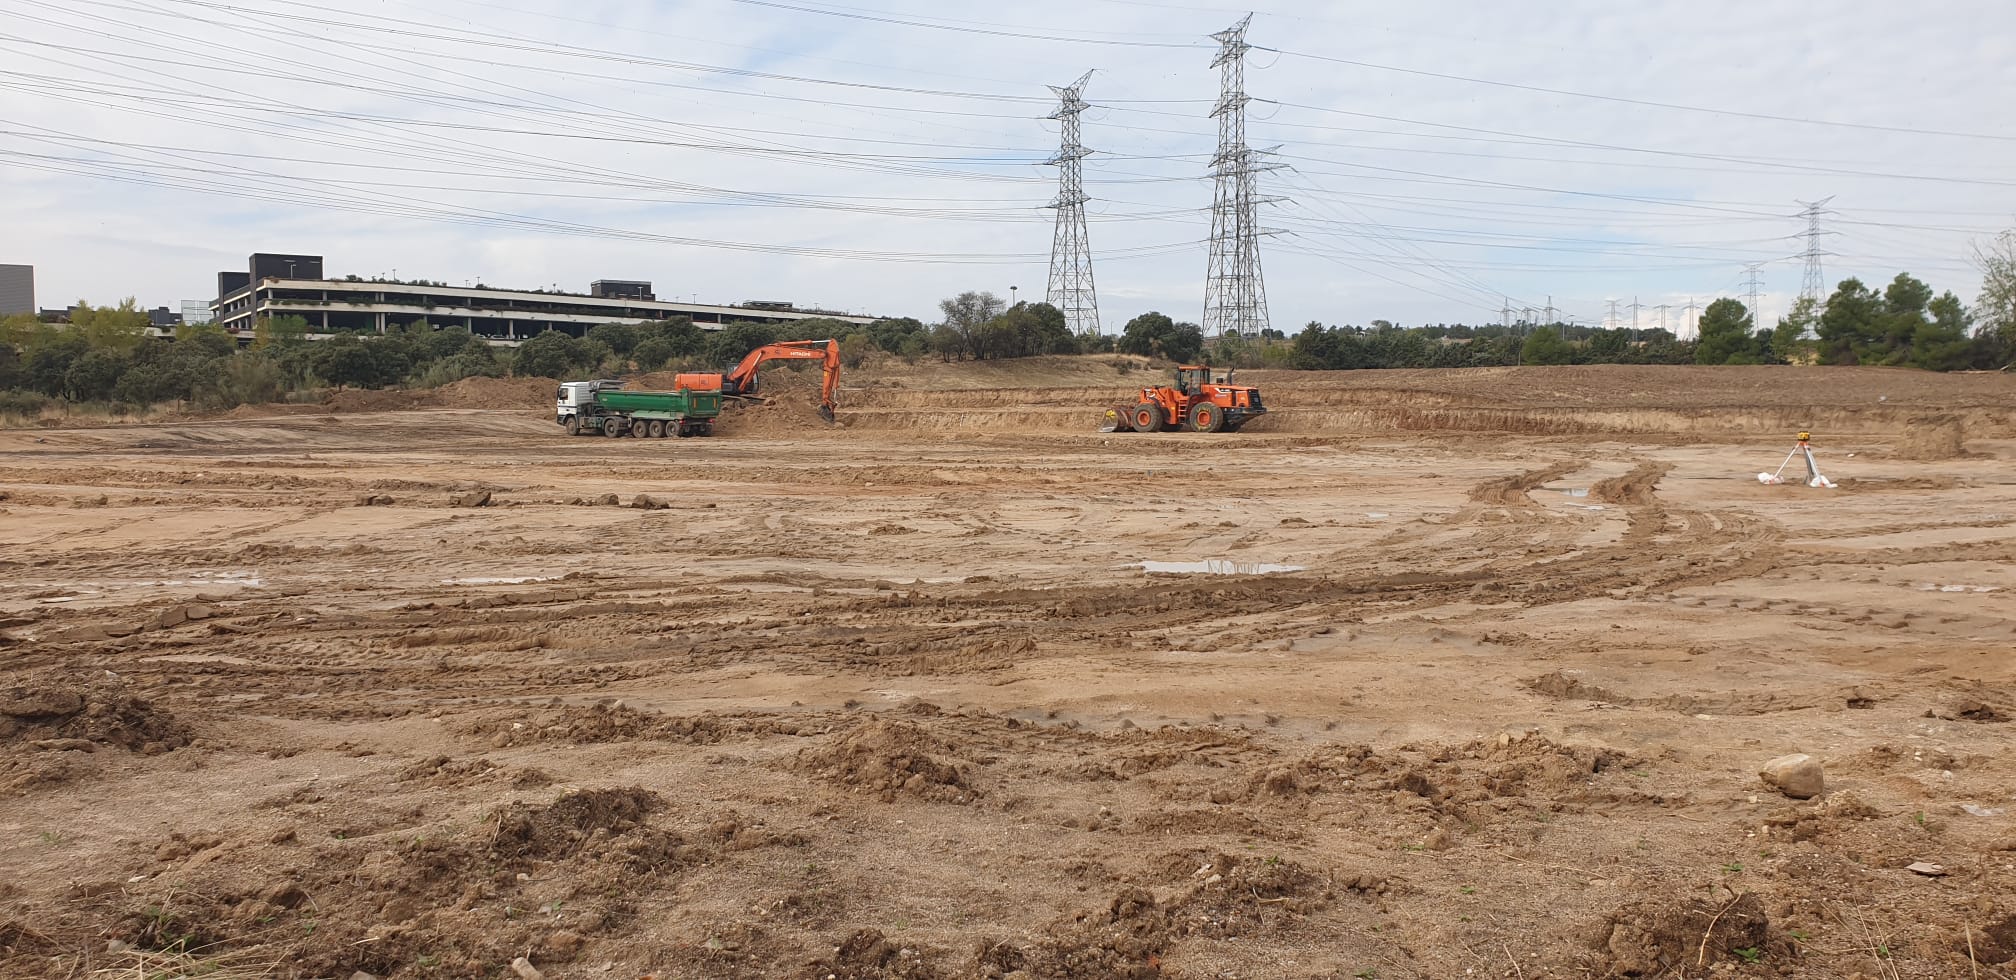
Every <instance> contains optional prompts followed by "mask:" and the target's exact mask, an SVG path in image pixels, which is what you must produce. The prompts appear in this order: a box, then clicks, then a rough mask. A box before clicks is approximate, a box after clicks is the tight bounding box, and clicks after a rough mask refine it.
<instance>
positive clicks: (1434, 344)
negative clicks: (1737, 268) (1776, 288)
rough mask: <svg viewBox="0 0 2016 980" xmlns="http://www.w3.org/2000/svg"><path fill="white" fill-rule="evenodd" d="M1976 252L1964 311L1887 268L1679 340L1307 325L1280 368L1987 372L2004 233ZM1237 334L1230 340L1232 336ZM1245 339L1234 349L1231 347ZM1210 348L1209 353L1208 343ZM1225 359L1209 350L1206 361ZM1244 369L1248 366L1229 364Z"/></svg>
mask: <svg viewBox="0 0 2016 980" xmlns="http://www.w3.org/2000/svg"><path fill="white" fill-rule="evenodd" d="M1998 242H1999V247H2000V248H2001V249H2002V250H2003V251H2001V252H2000V253H1998V254H1995V255H1990V254H1987V253H1985V252H1984V254H1983V256H1982V259H1983V262H1982V264H1983V267H1984V270H1985V271H1987V272H1988V277H1987V282H1986V284H1985V285H1984V287H1983V291H1982V298H1981V300H1980V302H1979V304H1978V305H1977V307H1976V308H1975V309H1972V310H1970V309H1969V308H1968V307H1967V306H1966V305H1965V304H1964V303H1962V302H1961V300H1960V298H1959V297H1958V296H1955V295H1954V294H1953V293H1952V292H1951V291H1948V292H1944V293H1941V294H1939V295H1938V296H1934V295H1933V292H1932V288H1931V287H1930V286H1927V285H1926V284H1925V283H1924V282H1922V281H1921V280H1919V279H1917V278H1916V277H1914V276H1912V275H1910V274H1909V273H1899V274H1898V275H1897V277H1896V278H1895V279H1893V280H1891V281H1890V283H1889V285H1887V286H1885V287H1883V288H1882V289H1881V290H1880V291H1879V290H1875V289H1871V288H1870V287H1868V286H1866V285H1864V284H1863V283H1862V281H1861V280H1859V279H1852V278H1851V279H1845V280H1842V282H1841V283H1840V285H1839V286H1838V287H1837V288H1836V289H1835V290H1834V293H1833V294H1832V295H1831V296H1829V297H1828V298H1827V299H1826V301H1825V302H1824V303H1816V302H1814V301H1812V300H1810V299H1801V300H1800V301H1799V302H1798V303H1795V304H1794V305H1793V308H1792V309H1791V311H1789V312H1788V313H1787V314H1786V315H1785V316H1783V317H1781V318H1779V320H1778V323H1777V324H1776V325H1775V326H1772V327H1770V328H1768V329H1766V328H1760V327H1759V326H1758V325H1757V324H1756V323H1755V322H1754V321H1753V318H1752V316H1751V311H1750V310H1749V309H1748V308H1747V307H1746V306H1744V304H1743V303H1742V302H1740V301H1738V300H1734V299H1718V300H1716V301H1714V302H1713V303H1710V304H1708V307H1707V308H1706V309H1705V310H1703V311H1702V314H1701V319H1700V320H1699V321H1698V323H1697V324H1696V327H1697V336H1696V337H1695V338H1693V339H1689V340H1682V339H1680V338H1679V337H1677V336H1675V335H1674V334H1673V333H1672V332H1671V331H1668V330H1663V329H1657V328H1655V329H1650V330H1629V329H1610V328H1602V327H1577V326H1573V325H1567V324H1549V325H1546V326H1541V327H1532V328H1527V327H1504V326H1500V325H1497V324H1488V325H1483V326H1471V325H1465V324H1455V325H1450V324H1437V325H1434V326H1425V327H1415V328H1403V327H1396V326H1394V325H1392V324H1390V323H1387V322H1385V321H1378V320H1375V321H1373V325H1372V326H1371V327H1356V326H1342V327H1328V326H1324V325H1323V324H1321V323H1311V324H1309V325H1308V326H1307V327H1305V328H1304V329H1303V330H1302V332H1301V333H1298V334H1296V335H1295V338H1294V341H1293V343H1292V344H1290V345H1289V349H1288V351H1287V353H1286V357H1285V360H1286V366H1288V367H1293V368H1301V369H1305V370H1349V369H1355V368H1455V367H1499V366H1512V365H1522V364H1537V365H1547V364H1826V365H1853V364H1868V365H1882V366H1891V367H1917V368H1923V369H1925V370H1928V371H1959V370H1994V369H1998V368H2002V367H2005V366H2008V365H2009V364H2010V363H2011V362H2012V361H2016V240H2012V238H2011V236H2007V235H2005V236H2004V237H2003V238H2002V239H2000V240H1998ZM1236 340H1237V339H1236V338H1235V341H1236ZM1250 346H1251V345H1250V344H1247V345H1242V346H1238V347H1235V348H1234V353H1233V354H1232V357H1233V358H1237V357H1240V356H1243V353H1244V351H1246V350H1249V349H1250ZM1214 353H1215V352H1214ZM1220 362H1223V363H1233V361H1232V360H1231V359H1228V358H1222V357H1221V358H1219V359H1218V360H1214V362H1213V363H1220ZM1234 366H1239V367H1246V366H1253V365H1249V364H1243V363H1241V364H1234Z"/></svg>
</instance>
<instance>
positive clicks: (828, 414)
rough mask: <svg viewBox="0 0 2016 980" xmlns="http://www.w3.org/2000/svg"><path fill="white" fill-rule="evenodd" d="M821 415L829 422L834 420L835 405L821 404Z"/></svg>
mask: <svg viewBox="0 0 2016 980" xmlns="http://www.w3.org/2000/svg"><path fill="white" fill-rule="evenodd" d="M819 417H820V418H822V419H825V420H826V421H828V422H831V421H833V406H831V405H821V406H819Z"/></svg>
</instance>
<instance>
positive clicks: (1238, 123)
mask: <svg viewBox="0 0 2016 980" xmlns="http://www.w3.org/2000/svg"><path fill="white" fill-rule="evenodd" d="M1252 20H1253V15H1252V14H1247V15H1246V16H1245V17H1243V18H1240V20H1239V23H1237V24H1234V25H1232V26H1231V27H1229V28H1226V29H1225V30H1222V31H1219V32H1218V33H1216V34H1213V35H1211V39H1212V40H1214V41H1217V42H1218V56H1217V57H1216V58H1214V59H1212V61H1211V67H1213V68H1217V69H1219V71H1220V82H1219V89H1218V104H1217V105H1215V106H1213V107H1212V109H1211V116H1212V118H1214V119H1216V120H1218V152H1217V153H1216V154H1214V155H1213V156H1212V157H1211V176H1212V177H1213V178H1215V181H1214V182H1215V185H1216V187H1215V189H1214V191H1213V194H1212V200H1211V266H1210V269H1209V271H1208V272H1207V273H1206V274H1205V278H1204V332H1205V334H1206V335H1208V336H1213V337H1217V336H1223V335H1224V334H1226V333H1232V332H1237V333H1239V334H1241V335H1244V336H1257V335H1258V334H1259V333H1260V331H1262V330H1265V329H1267V285H1266V282H1265V281H1264V280H1263V279H1262V278H1261V275H1260V236H1261V234H1262V231H1261V229H1260V223H1259V215H1258V209H1259V206H1260V205H1262V204H1271V203H1274V202H1276V201H1280V200H1283V198H1278V197H1262V196H1260V193H1259V190H1258V176H1259V174H1260V173H1261V172H1263V171H1267V170H1274V169H1276V168H1278V167H1279V166H1280V164H1278V163H1267V162H1264V161H1265V158H1266V157H1267V156H1269V155H1270V154H1271V153H1272V151H1271V150H1254V149H1253V148H1251V147H1249V146H1247V145H1246V103H1247V102H1248V101H1249V100H1248V99H1247V97H1246V52H1247V51H1248V50H1250V49H1251V47H1252V46H1251V45H1249V44H1247V43H1246V25H1247V24H1249V23H1251V22H1252Z"/></svg>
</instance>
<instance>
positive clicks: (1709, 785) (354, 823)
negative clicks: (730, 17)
mask: <svg viewBox="0 0 2016 980" xmlns="http://www.w3.org/2000/svg"><path fill="white" fill-rule="evenodd" d="M1163 380H1166V379H1165V378H1164V375H1163V372H1161V371H1157V370H1152V369H1150V368H1148V367H1146V366H1144V363H1143V362H1141V361H1139V360H1138V359H1127V358H1116V357H1087V358H1070V359H1039V360H1033V361H1029V362H1020V363H1007V362H1003V363H1000V364H982V365H963V366H961V365H954V366H945V365H919V366H916V367H904V366H901V365H896V366H891V367H884V368H879V369H877V368H870V369H868V370H865V371H856V372H850V373H849V375H848V376H847V378H846V383H845V387H844V388H843V391H842V396H841V400H840V411H839V417H840V423H839V424H837V425H832V426H829V425H827V424H826V423H824V422H822V421H820V420H819V419H818V417H817V414H816V403H815V399H814V398H813V397H812V393H811V388H812V387H813V384H812V382H811V381H810V380H809V377H798V376H795V375H793V374H792V372H791V371H790V370H789V369H780V370H778V371H775V372H773V373H772V374H771V375H770V376H768V377H767V378H766V381H765V384H766V385H767V386H769V387H768V388H767V390H769V391H771V392H773V393H781V395H782V397H781V398H778V399H777V400H776V401H775V402H773V403H772V404H769V405H763V406H752V407H743V408H740V409H735V408H730V409H727V410H724V414H723V415H722V417H721V419H720V423H719V428H718V432H717V434H716V435H715V436H714V437H713V438H711V439H697V438H696V439H658V440H647V439H602V438H569V437H567V436H566V435H565V434H564V433H563V432H562V431H561V430H560V428H559V427H558V426H556V425H555V424H554V422H553V415H552V406H553V385H552V383H551V382H545V381H536V380H535V381H524V382H520V381H489V380H482V379H476V380H472V381H467V382H461V383H458V384H457V385H454V386H450V387H449V388H446V389H440V390H437V391H434V392H424V393H369V392H365V393H344V394H341V395H338V396H336V397H334V398H332V399H331V400H330V401H328V402H326V403H324V404H319V405H305V406H290V407H276V408H271V409H241V410H239V411H238V412H235V413H233V414H232V415H230V416H226V417H221V418H220V417H210V418H194V417H192V418H187V419H163V420H156V421H152V422H147V423H144V424H142V423H135V424H117V425H100V426H96V427H70V426H53V427H43V428H34V429H17V430H10V431H5V432H0V869H4V872H0V976H6V977H64V978H79V977H89V976H107V977H110V976H127V977H170V976H174V977H180V976H198V975H202V976H211V977H226V978H229V977H253V976H275V977H335V978H338V980H348V978H351V977H352V976H353V974H356V973H359V972H361V973H363V974H366V975H369V976H371V977H377V978H394V977H396V978H407V977H416V978H417V977H486V978H502V980H509V978H515V977H521V976H543V977H545V978H548V980H571V978H618V980H632V978H641V977H647V976H648V977H655V978H660V980H669V978H686V977H731V978H740V977H749V978H757V977H786V978H828V980H844V978H881V977H903V978H938V977H946V978H950V977H989V978H1000V977H1017V978H1066V977H1069V978H1099V977H1124V978H1150V977H1184V978H1207V977H1242V978H1266V977H1298V978H1299V977H1310V978H1316V977H1321V978H1346V977H1350V978H1375V977H1376V978H1382V980H1397V978H1463V977H1513V978H1518V980H1538V978H1543V977H1545V978H1566V977H1673V978H1678V977H1708V976H1716V977H1723V976H1727V977H1786V976H1789V977H1826V978H1847V977H1862V978H1868V980H1875V978H1898V980H1902V978H1954V977H1967V978H1973V977H1981V978H2003V980H2007V978H2010V977H2012V976H2016V822H2012V815H2016V755H2012V733H2016V721H2012V719H2016V694H2012V690H2016V657H2012V653H2011V651H2012V650H2016V378H2011V377H2009V376H2006V375H1949V376H1940V375H1931V374H1924V373H1917V372H1905V371H1892V370H1876V369H1847V368H1842V369H1817V368H1814V369H1798V368H1649V367H1645V368H1637V367H1601V368H1596V367H1591V368H1537V369H1535V368H1529V369H1490V370H1472V371H1447V372H1434V371H1389V372H1369V371H1368V372H1351V373H1335V374H1324V373H1302V372H1286V371H1283V372H1264V371H1252V372H1240V373H1239V375H1238V378H1237V381H1238V383H1240V384H1251V385H1257V386H1259V387H1260V388H1261V390H1262V391H1263V392H1264V393H1265V397H1266V403H1267V405H1268V407H1269V408H1270V409H1271V412H1270V414H1269V415H1268V416H1266V417H1264V418H1261V419H1259V420H1256V421H1254V422H1252V423H1251V424H1249V425H1247V426H1246V428H1245V429H1244V430H1243V431H1241V432H1239V433H1237V434H1215V435H1212V434H1199V433H1162V434H1154V435H1146V434H1119V433H1114V434H1100V433H1098V432H1097V431H1095V430H1096V428H1097V426H1098V425H1099V418H1100V416H1101V414H1102V413H1103V412H1104V411H1105V409H1106V408H1108V407H1109V406H1111V405H1114V404H1127V403H1131V402H1132V401H1135V400H1137V398H1136V397H1135V396H1137V395H1138V391H1139V388H1140V387H1141V386H1142V385H1144V384H1154V383H1158V382H1160V381H1163ZM1800 430H1810V431H1811V432H1812V433H1813V448H1814V451H1815V457H1816V459H1817V461H1818V462H1819V464H1820V466H1821V467H1822V468H1823V469H1824V470H1825V475H1826V476H1827V477H1828V478H1830V479H1831V480H1832V481H1833V482H1834V483H1836V484H1837V485H1838V486H1837V487H1836V488H1835V489H1831V490H1827V489H1810V488H1808V487H1806V486H1804V485H1803V476H1804V473H1803V463H1794V464H1793V466H1794V469H1792V470H1788V471H1787V475H1788V476H1790V477H1795V478H1793V479H1788V480H1787V481H1786V482H1785V484H1784V485H1777V486H1768V485H1763V484H1760V482H1759V481H1758V474H1759V472H1760V471H1761V472H1771V471H1773V470H1775V469H1776V468H1777V467H1778V466H1779V465H1780V463H1781V462H1783V461H1784V460H1785V458H1786V456H1787V454H1788V453H1789V452H1790V451H1791V450H1792V449H1793V447H1794V445H1795V439H1796V433H1797V432H1799V431H1800ZM1790 753H1806V754H1809V755H1811V756H1813V757H1814V758H1816V759H1817V760H1819V762H1820V763H1821V765H1822V766H1824V769H1825V781H1826V788H1825V792H1824V793H1822V794H1821V795H1819V796H1817V797H1815V798H1812V799H1805V800H1799V799H1792V798H1789V797H1787V796H1785V795H1783V794H1782V793H1780V792H1778V791H1777V790H1775V789H1773V788H1772V787H1770V786H1767V785H1766V784H1765V783H1764V782H1762V781H1761V780H1760V779H1759V776H1758V772H1759V770H1760V769H1761V768H1762V767H1763V766H1764V765H1765V763H1767V762H1769V761H1770V760H1772V759H1773V758H1775V757H1778V756H1783V755H1786V754H1790ZM514 963H516V964H517V967H516V969H515V970H514V966H513V964H514ZM148 964H152V965H153V966H152V968H154V969H157V970H158V971H161V972H154V973H146V972H134V971H135V970H136V968H147V965H148ZM99 971H123V972H99ZM176 971H180V972H176ZM528 971H529V972H528Z"/></svg>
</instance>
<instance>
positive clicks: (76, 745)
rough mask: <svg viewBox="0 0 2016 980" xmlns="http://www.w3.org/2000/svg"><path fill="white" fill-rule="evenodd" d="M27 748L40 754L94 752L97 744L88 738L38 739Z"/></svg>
mask: <svg viewBox="0 0 2016 980" xmlns="http://www.w3.org/2000/svg"><path fill="white" fill-rule="evenodd" d="M28 747H29V748H32V749H37V750H39V751H42V752H95V751H97V750H98V743H96V742H93V741H91V740H90V739H88V738H38V739H36V740H35V741H33V742H29V743H28Z"/></svg>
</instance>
